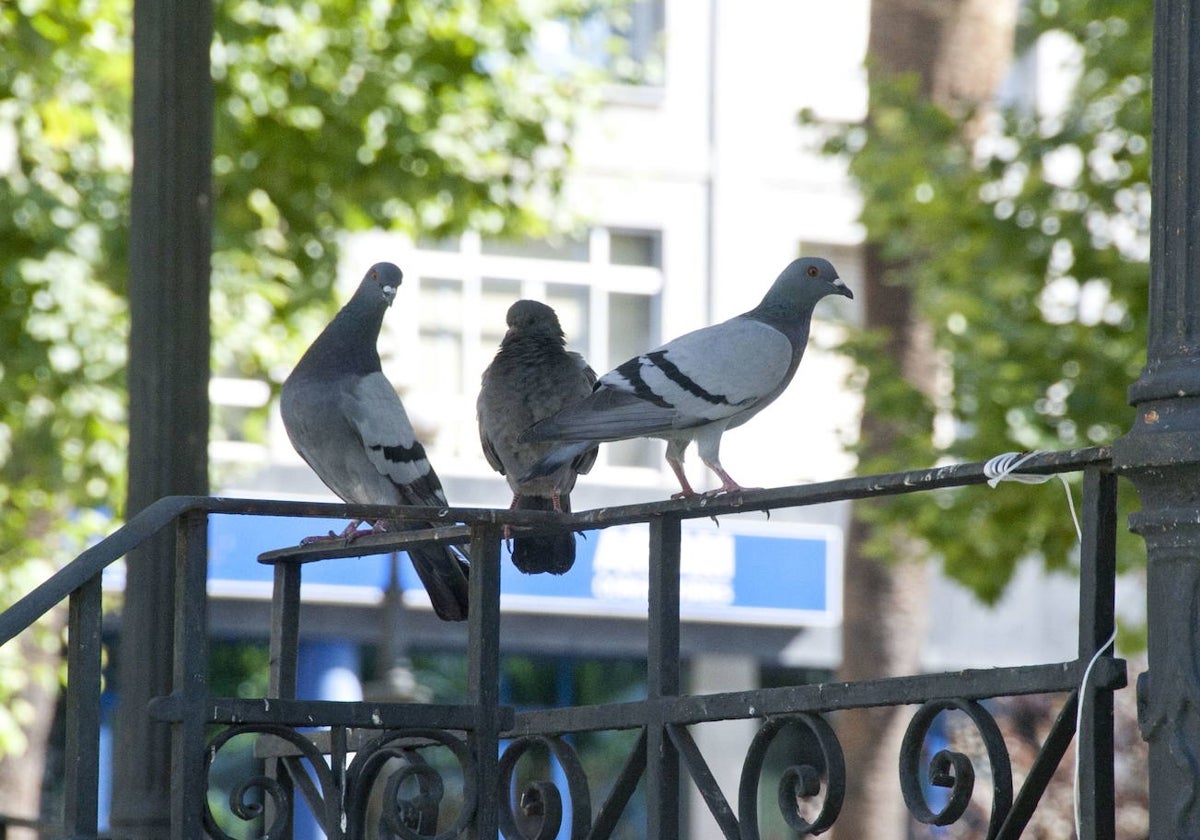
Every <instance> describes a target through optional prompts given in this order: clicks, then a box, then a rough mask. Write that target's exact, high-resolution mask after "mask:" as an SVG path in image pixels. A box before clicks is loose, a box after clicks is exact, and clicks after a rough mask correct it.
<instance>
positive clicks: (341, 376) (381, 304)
mask: <svg viewBox="0 0 1200 840" xmlns="http://www.w3.org/2000/svg"><path fill="white" fill-rule="evenodd" d="M401 277H402V274H401V271H400V269H399V268H397V267H396V266H394V265H392V264H391V263H376V264H375V265H373V266H371V268H370V270H369V271H367V273H366V276H365V277H363V279H362V282H361V283H360V284H359V286H358V290H357V291H356V292H355V293H354V296H353V297H352V298H350V300H349V302H347V303H346V305H345V306H343V307H342V309H341V311H340V312H338V313H337V315H335V316H334V318H333V320H332V321H331V322H330V323H329V325H328V326H327V327H326V328H325V330H324V331H323V332H322V333H321V334H320V335H319V336H317V339H316V341H314V342H313V343H312V346H311V347H309V348H308V350H307V351H305V353H304V356H303V357H302V358H301V359H300V361H299V363H298V364H297V365H296V368H295V370H293V371H292V372H291V374H290V375H289V376H288V378H287V380H285V381H284V383H283V391H282V394H281V397H280V411H281V413H282V415H283V425H284V427H285V428H286V429H287V433H288V437H289V438H290V439H291V441H292V445H293V446H294V447H296V451H297V452H299V453H300V456H301V457H302V458H304V460H305V461H306V462H308V465H309V466H310V467H312V469H313V471H314V472H315V473H316V474H317V475H318V476H319V477H320V479H321V481H323V482H325V485H326V486H327V487H328V488H329V489H330V490H332V491H333V492H334V493H336V494H337V495H338V496H339V497H340V498H341V499H342V500H343V501H345V502H349V503H352V504H364V505H416V506H433V507H444V506H445V505H446V504H447V503H446V495H445V493H444V492H443V491H442V484H441V482H440V481H439V480H438V477H437V473H435V472H434V471H433V467H432V466H431V465H430V463H429V460H428V459H427V458H426V457H425V448H424V447H423V446H422V445H421V443H420V441H418V440H417V438H416V435H415V434H414V432H413V427H412V424H411V423H410V422H409V420H408V415H407V414H406V413H405V411H404V405H403V403H401V402H400V397H399V396H397V394H396V391H395V389H394V388H393V387H392V384H391V383H390V382H389V381H388V380H387V377H385V376H384V375H383V369H382V367H381V366H380V362H379V351H378V349H377V348H376V344H377V342H378V340H379V329H380V327H381V326H382V325H383V315H384V313H385V312H386V311H387V309H388V307H389V306H391V304H392V300H393V298H395V296H396V290H397V289H398V288H399V287H400V281H401ZM360 524H362V523H361V522H360V521H355V522H351V523H350V524H349V525H348V526H347V527H346V530H344V531H343V532H342V533H341V534H332V533H331V534H330V535H328V536H327V537H309V538H308V540H306V542H314V541H318V540H323V539H347V540H352V539H354V538H355V537H357V536H360V535H362V534H365V533H371V532H372V531H380V530H388V531H395V530H407V529H414V528H421V527H428V524H427V523H418V522H402V521H399V520H395V521H393V520H382V521H380V522H376V523H374V527H373V528H371V529H369V530H365V531H359V530H358V526H359V525H360ZM408 555H409V557H411V558H412V561H413V566H414V567H415V568H416V570H417V574H418V575H419V576H420V578H421V582H422V583H423V584H425V590H426V591H427V592H428V593H429V600H430V601H431V602H432V604H433V609H434V611H435V612H436V613H437V614H438V616H439V617H440V618H442V619H445V620H446V621H462V620H464V619H465V618H466V617H467V589H468V588H467V574H468V571H469V568H468V566H467V564H466V563H464V562H463V561H462V559H461V557H460V556H459V554H458V553H457V552H456V551H455V550H454V549H453V548H450V547H448V546H422V547H418V548H412V549H409V550H408Z"/></svg>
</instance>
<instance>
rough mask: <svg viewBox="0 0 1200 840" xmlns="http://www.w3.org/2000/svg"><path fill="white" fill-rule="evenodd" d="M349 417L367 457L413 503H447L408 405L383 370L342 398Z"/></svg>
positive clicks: (367, 378)
mask: <svg viewBox="0 0 1200 840" xmlns="http://www.w3.org/2000/svg"><path fill="white" fill-rule="evenodd" d="M341 406H342V411H343V413H344V414H345V416H346V419H347V420H348V421H349V422H350V423H351V425H353V426H354V428H355V430H356V431H357V432H358V435H359V437H360V438H361V439H362V445H363V451H364V452H365V454H366V456H367V459H368V460H369V461H370V462H371V464H372V465H373V466H374V467H375V469H376V470H378V471H379V473H380V474H381V475H384V476H386V477H387V478H389V479H390V480H391V482H392V483H393V484H395V485H396V487H397V488H398V489H399V490H400V494H401V496H402V497H403V498H404V501H405V502H406V503H407V504H410V505H428V506H438V505H444V504H446V495H445V493H444V492H443V490H442V484H441V482H440V481H439V480H438V477H437V473H435V472H434V471H433V467H432V465H430V463H429V459H428V458H427V457H426V455H425V447H423V446H422V445H421V443H420V441H418V440H417V436H416V433H415V432H414V431H413V427H412V423H411V422H409V419H408V414H407V413H406V412H405V411H404V404H403V403H402V402H400V397H399V396H397V394H396V392H395V390H394V389H393V388H392V385H391V383H390V382H388V380H387V378H386V377H385V376H384V375H383V374H382V373H369V374H367V375H366V376H362V377H359V378H358V379H357V380H356V381H355V382H354V384H353V385H352V386H351V387H350V388H349V389H347V390H346V391H345V392H344V393H343V395H342V400H341Z"/></svg>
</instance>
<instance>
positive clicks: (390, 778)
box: [346, 729, 479, 840]
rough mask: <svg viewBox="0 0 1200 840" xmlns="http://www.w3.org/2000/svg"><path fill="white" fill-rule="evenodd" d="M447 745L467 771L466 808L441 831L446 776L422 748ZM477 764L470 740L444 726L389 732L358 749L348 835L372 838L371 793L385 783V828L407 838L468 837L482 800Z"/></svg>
mask: <svg viewBox="0 0 1200 840" xmlns="http://www.w3.org/2000/svg"><path fill="white" fill-rule="evenodd" d="M431 747H445V748H446V749H447V750H449V751H450V753H451V754H452V755H453V756H454V760H455V761H456V762H457V764H458V766H459V767H460V768H461V771H462V779H463V791H462V806H461V808H460V809H459V811H458V815H457V816H456V817H455V819H454V822H453V823H451V824H450V825H449V826H448V827H447V828H446V829H445V830H443V831H441V832H438V833H434V832H436V831H437V826H438V814H439V811H440V808H441V805H442V800H443V798H444V797H445V793H446V783H445V779H444V778H443V776H442V774H441V773H440V772H439V771H438V770H437V769H436V768H435V767H433V766H432V765H430V764H429V763H428V762H427V761H426V760H425V759H424V758H423V757H422V755H421V750H424V749H428V748H431ZM474 768H475V764H474V761H473V760H472V757H471V750H470V748H469V746H468V745H467V742H466V741H465V740H463V739H462V738H460V737H458V736H457V735H455V734H453V733H451V732H447V731H445V730H441V729H404V730H389V731H387V732H384V733H382V734H380V735H379V736H377V737H376V738H374V739H372V740H371V741H369V742H367V743H366V744H364V745H363V746H361V747H359V749H358V752H357V754H356V755H355V757H354V761H352V762H351V763H350V766H349V768H348V769H347V771H346V811H347V815H348V817H349V828H350V830H349V836H350V837H352V838H358V837H365V836H367V831H366V829H367V825H366V814H367V813H368V800H369V799H370V797H371V793H372V791H374V790H376V789H377V788H378V785H379V782H380V780H382V781H383V800H382V802H383V808H382V813H381V814H380V817H379V819H380V823H381V827H382V828H385V829H386V830H387V831H388V832H390V833H391V835H392V836H395V837H399V838H402V840H430V838H433V840H454V838H457V837H461V836H463V835H464V834H465V833H466V831H467V828H468V827H469V826H470V825H471V822H472V820H473V818H474V816H475V810H476V807H477V803H478V799H479V788H478V784H477V782H476V778H475V776H476V773H475V769H474Z"/></svg>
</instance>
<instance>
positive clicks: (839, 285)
mask: <svg viewBox="0 0 1200 840" xmlns="http://www.w3.org/2000/svg"><path fill="white" fill-rule="evenodd" d="M833 288H834V290H835V294H839V295H842V296H843V297H848V298H850V300H854V292H852V291H850V287H849V286H847V285H846V284H845V283H843V282H842V281H841V280H834V281H833Z"/></svg>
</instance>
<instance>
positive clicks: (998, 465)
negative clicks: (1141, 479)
mask: <svg viewBox="0 0 1200 840" xmlns="http://www.w3.org/2000/svg"><path fill="white" fill-rule="evenodd" d="M1041 454H1042V450H1040V449H1039V450H1036V451H1034V452H1026V453H1021V452H1005V453H1003V454H1001V455H997V456H996V457H994V458H991V459H989V460H988V462H987V463H985V464H984V465H983V474H984V475H985V476H987V480H988V486H990V487H996V486H997V485H998V484H999V483H1000V482H1002V481H1016V482H1018V483H1020V484H1044V483H1046V482H1047V481H1049V480H1050V479H1052V478H1054V476H1053V475H1042V474H1037V473H1019V472H1016V470H1017V469H1019V468H1020V467H1021V466H1022V465H1023V464H1024V463H1025V462H1026V461H1029V460H1030V459H1032V458H1036V457H1037V456H1038V455H1041ZM1058 478H1059V480H1061V481H1062V485H1063V490H1065V491H1066V494H1067V507H1068V508H1070V511H1071V521H1072V522H1074V523H1075V535H1076V536H1077V537H1078V538H1079V542H1080V543H1081V544H1082V543H1083V529H1082V528H1081V527H1080V525H1079V515H1078V514H1077V513H1076V512H1075V497H1074V496H1072V495H1071V485H1070V484H1069V483H1068V482H1067V477H1066V476H1065V475H1063V474H1062V473H1058ZM1116 640H1117V631H1116V630H1115V629H1114V630H1113V632H1112V635H1111V636H1109V637H1108V641H1106V642H1105V643H1104V644H1102V645H1101V646H1100V649H1099V650H1097V651H1096V653H1095V654H1094V655H1093V656H1092V660H1091V661H1090V662H1089V663H1088V666H1087V668H1085V669H1084V671H1083V679H1082V680H1081V681H1080V684H1079V703H1078V705H1077V706H1076V709H1075V796H1074V804H1075V834H1076V836H1078V835H1079V826H1080V823H1081V819H1080V805H1079V741H1080V731H1079V730H1080V729H1081V728H1082V727H1083V708H1084V703H1085V701H1086V700H1087V698H1088V696H1089V695H1088V693H1087V686H1088V679H1090V678H1091V676H1092V667H1093V666H1095V664H1096V662H1097V661H1098V660H1099V659H1100V657H1101V656H1102V655H1103V654H1104V651H1106V650H1108V648H1109V647H1110V646H1111V645H1112V644H1113V643H1114V642H1116Z"/></svg>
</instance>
